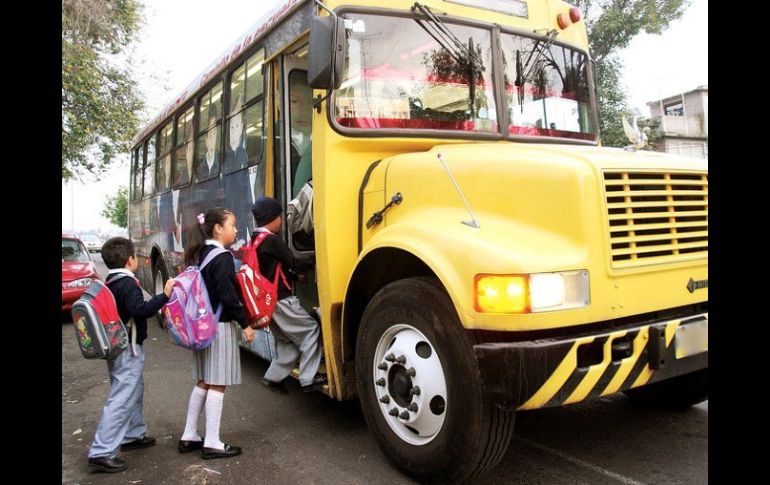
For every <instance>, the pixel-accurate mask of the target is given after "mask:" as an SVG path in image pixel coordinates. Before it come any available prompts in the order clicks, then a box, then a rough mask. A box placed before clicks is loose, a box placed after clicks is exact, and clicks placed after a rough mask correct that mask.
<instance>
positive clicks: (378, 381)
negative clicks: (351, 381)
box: [377, 377, 385, 386]
mask: <svg viewBox="0 0 770 485" xmlns="http://www.w3.org/2000/svg"><path fill="white" fill-rule="evenodd" d="M377 385H378V386H385V378H384V377H380V378H379V379H377Z"/></svg>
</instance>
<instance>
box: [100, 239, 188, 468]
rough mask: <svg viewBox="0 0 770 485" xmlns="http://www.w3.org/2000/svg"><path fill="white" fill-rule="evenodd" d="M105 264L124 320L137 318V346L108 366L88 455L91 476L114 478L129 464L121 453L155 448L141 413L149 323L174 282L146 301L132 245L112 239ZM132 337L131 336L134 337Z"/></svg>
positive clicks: (105, 249)
mask: <svg viewBox="0 0 770 485" xmlns="http://www.w3.org/2000/svg"><path fill="white" fill-rule="evenodd" d="M102 259H103V260H104V263H105V264H106V265H107V268H109V272H108V274H107V279H106V283H107V287H108V288H109V289H110V291H111V292H112V294H113V295H114V297H115V303H116V305H117V307H118V314H119V315H120V319H121V321H123V322H125V323H128V321H129V320H131V319H133V322H134V323H133V325H131V328H130V330H129V334H130V335H129V340H130V341H132V342H134V341H135V342H136V345H135V346H134V345H133V344H132V345H131V346H130V347H129V348H127V349H126V350H124V351H122V352H121V353H120V354H118V355H117V356H116V357H115V358H113V359H110V360H108V361H107V369H108V371H109V374H110V392H109V394H108V395H107V401H106V402H105V403H104V409H103V410H102V416H101V419H100V420H99V425H98V427H97V428H96V434H95V436H94V441H93V443H92V444H91V448H90V449H89V450H88V467H89V468H90V469H91V470H92V471H98V472H107V473H115V472H119V471H122V470H125V469H126V467H127V465H126V462H125V461H123V460H121V459H120V458H118V457H117V456H116V455H117V452H118V448H120V450H121V451H129V450H136V449H139V448H147V447H150V446H154V445H155V438H153V437H151V436H147V434H146V433H147V423H146V422H145V420H144V415H143V414H142V403H143V397H144V378H143V376H142V371H143V369H144V350H143V348H142V342H144V340H145V339H146V338H147V318H149V317H151V316H153V315H155V314H156V313H157V312H158V311H159V310H160V308H161V307H162V306H163V305H164V304H165V303H166V302H167V301H168V297H169V295H170V294H171V288H172V286H173V284H174V279H173V278H170V279H169V280H168V281H166V284H165V286H164V288H163V293H161V294H159V295H156V296H155V297H153V298H152V299H151V300H149V301H147V302H145V301H144V296H143V294H142V289H141V287H140V285H139V281H138V280H137V279H136V277H135V276H134V272H135V271H136V268H137V267H138V266H139V263H138V261H137V259H136V255H135V253H134V245H133V243H132V242H131V241H129V240H128V239H126V238H122V237H113V238H111V239H109V240H107V242H105V243H104V245H103V246H102ZM132 333H133V334H132Z"/></svg>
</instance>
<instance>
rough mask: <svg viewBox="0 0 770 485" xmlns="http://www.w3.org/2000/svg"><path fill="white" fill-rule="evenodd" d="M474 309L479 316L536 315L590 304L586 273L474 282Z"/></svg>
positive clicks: (479, 278)
mask: <svg viewBox="0 0 770 485" xmlns="http://www.w3.org/2000/svg"><path fill="white" fill-rule="evenodd" d="M474 296H475V301H474V307H475V309H476V311H477V312H482V313H536V312H545V311H554V310H567V309H571V308H580V307H584V306H588V304H589V303H590V294H589V285H588V271H587V270H576V271H562V272H558V273H532V274H513V275H495V274H478V275H476V277H475V278H474Z"/></svg>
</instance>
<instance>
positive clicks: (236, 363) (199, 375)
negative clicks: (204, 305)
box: [192, 322, 241, 386]
mask: <svg viewBox="0 0 770 485" xmlns="http://www.w3.org/2000/svg"><path fill="white" fill-rule="evenodd" d="M239 338H241V327H240V325H238V323H237V322H219V325H218V326H217V335H216V337H214V340H213V341H212V342H211V345H209V346H208V347H206V348H205V349H203V350H193V372H192V374H193V379H195V380H196V381H198V380H202V381H203V382H205V383H206V384H209V385H215V386H232V385H235V384H240V383H241V352H240V350H239V349H238V339H239Z"/></svg>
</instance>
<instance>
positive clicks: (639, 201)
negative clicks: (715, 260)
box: [604, 170, 708, 269]
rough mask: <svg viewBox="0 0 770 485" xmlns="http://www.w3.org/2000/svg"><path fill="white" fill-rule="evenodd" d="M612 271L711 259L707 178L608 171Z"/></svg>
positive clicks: (674, 173)
mask: <svg viewBox="0 0 770 485" xmlns="http://www.w3.org/2000/svg"><path fill="white" fill-rule="evenodd" d="M604 191H605V195H606V198H607V211H608V221H609V228H608V229H609V233H610V243H611V253H610V254H611V258H612V267H613V268H615V269H625V268H633V267H639V266H649V265H657V264H666V263H676V262H681V261H690V260H695V259H707V258H708V173H703V172H680V171H671V172H665V173H662V172H645V171H638V172H628V171H615V170H609V171H605V172H604Z"/></svg>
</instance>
